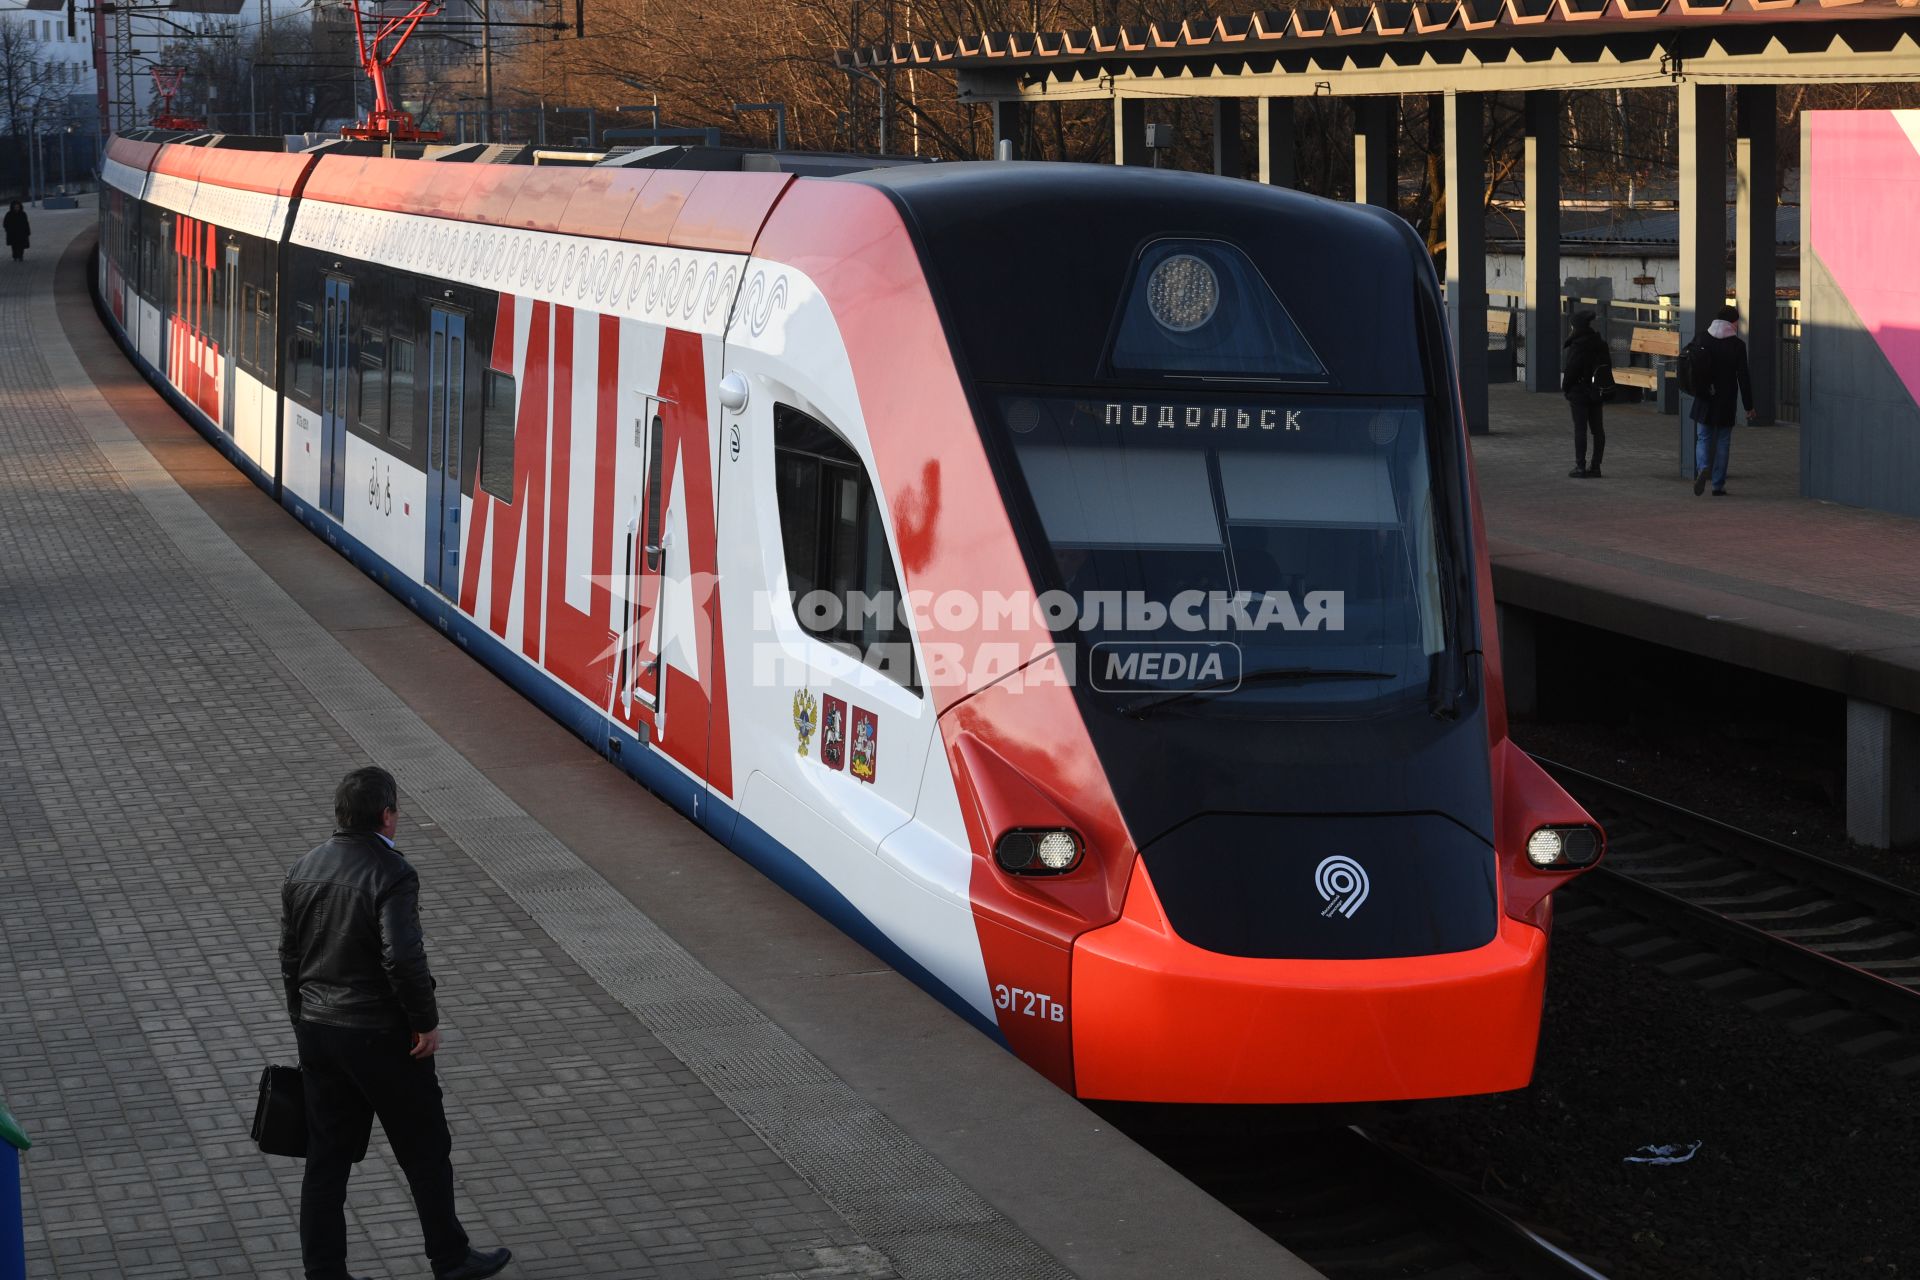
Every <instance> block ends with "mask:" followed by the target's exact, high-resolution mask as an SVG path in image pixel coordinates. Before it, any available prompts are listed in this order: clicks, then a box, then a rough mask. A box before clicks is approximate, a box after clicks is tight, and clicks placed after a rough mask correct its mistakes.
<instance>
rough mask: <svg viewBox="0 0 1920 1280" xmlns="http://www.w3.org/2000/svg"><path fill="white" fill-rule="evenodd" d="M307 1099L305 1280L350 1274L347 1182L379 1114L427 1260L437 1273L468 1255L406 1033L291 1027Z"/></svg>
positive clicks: (449, 1169)
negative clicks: (414, 1213)
mask: <svg viewBox="0 0 1920 1280" xmlns="http://www.w3.org/2000/svg"><path fill="white" fill-rule="evenodd" d="M294 1032H295V1034H296V1036H297V1037H298V1038H299V1041H300V1068H301V1074H302V1075H303V1076H304V1077H305V1084H306V1093H307V1172H306V1178H305V1179H304V1180H303V1181H302V1182H301V1184H300V1252H301V1256H302V1258H303V1260H304V1261H305V1263H306V1269H307V1276H308V1277H309V1280H340V1277H342V1276H345V1275H346V1274H347V1221H346V1203H347V1179H348V1177H350V1176H351V1175H352V1173H353V1160H354V1157H355V1156H357V1155H359V1154H360V1152H361V1150H362V1149H364V1147H365V1145H366V1140H367V1135H368V1133H369V1132H370V1131H371V1126H372V1124H373V1117H374V1116H376V1115H378V1116H379V1117H380V1127H381V1128H383V1129H385V1130H386V1133H387V1142H388V1143H389V1144H391V1145H392V1147H393V1155H394V1158H395V1159H396V1160H398V1161H399V1162H400V1167H401V1169H402V1170H404V1171H405V1172H406V1175H407V1185H408V1187H410V1188H411V1189H412V1191H413V1206H414V1209H415V1210H416V1211H417V1212H418V1213H419V1214H420V1234H421V1235H422V1236H423V1237H424V1238H425V1241H426V1252H427V1259H428V1261H430V1262H431V1263H432V1264H433V1266H434V1267H435V1268H436V1269H439V1268H444V1267H452V1266H457V1265H458V1264H459V1263H460V1262H462V1261H464V1260H465V1258H466V1256H467V1233H466V1232H465V1231H464V1230H462V1229H461V1226H460V1218H459V1216H458V1215H457V1214H456V1213H455V1212H454V1207H453V1158H452V1157H453V1135H452V1134H451V1133H450V1132H448V1130H447V1114H446V1110H445V1108H444V1107H442V1105H441V1101H440V1080H439V1077H438V1075H437V1074H436V1073H435V1072H434V1069H433V1059H432V1058H414V1057H412V1056H410V1055H409V1054H408V1051H407V1050H408V1046H409V1045H410V1044H411V1043H412V1039H413V1037H412V1036H410V1035H409V1034H408V1033H407V1032H405V1031H363V1030H358V1029H355V1028H350V1027H329V1026H323V1025H321V1024H319V1023H314V1022H300V1023H296V1024H294Z"/></svg>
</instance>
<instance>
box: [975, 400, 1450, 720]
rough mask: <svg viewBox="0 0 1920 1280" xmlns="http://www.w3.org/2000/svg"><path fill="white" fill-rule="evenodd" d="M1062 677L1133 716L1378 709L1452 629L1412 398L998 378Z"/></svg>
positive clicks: (1434, 675)
mask: <svg viewBox="0 0 1920 1280" xmlns="http://www.w3.org/2000/svg"><path fill="white" fill-rule="evenodd" d="M1000 416H1001V421H1002V423H1003V425H1004V427H1005V429H1006V439H1007V440H1008V441H1009V442H1010V444H1011V446H1012V454H1013V457H1014V458H1015V460H1016V462H1017V465H1018V470H1019V474H1020V479H1021V480H1022V481H1023V483H1024V485H1025V488H1026V497H1027V499H1028V500H1029V502H1030V504H1031V510H1032V514H1033V517H1034V519H1035V520H1036V521H1037V531H1038V532H1039V533H1040V535H1041V536H1042V538H1043V539H1044V542H1045V546H1046V551H1047V553H1048V556H1049V558H1050V560H1051V563H1050V564H1049V565H1045V566H1042V570H1043V571H1042V574H1041V576H1042V577H1043V578H1050V579H1051V580H1050V581H1048V582H1047V584H1046V586H1047V588H1049V589H1050V590H1051V591H1052V592H1053V593H1054V595H1053V596H1052V597H1051V600H1050V602H1049V607H1048V608H1047V609H1046V610H1045V614H1046V617H1047V620H1048V622H1049V625H1051V626H1052V627H1053V628H1054V630H1055V631H1056V633H1057V638H1058V639H1059V640H1061V641H1062V642H1065V644H1064V645H1063V647H1066V648H1071V649H1072V650H1073V651H1074V654H1075V667H1076V672H1075V679H1076V681H1077V682H1079V683H1081V684H1089V685H1091V686H1092V688H1093V689H1095V690H1097V691H1099V692H1101V693H1103V694H1110V695H1111V696H1112V698H1113V699H1114V700H1115V705H1116V706H1117V707H1118V709H1119V710H1121V711H1122V712H1123V713H1126V714H1132V715H1139V716H1142V717H1145V716H1147V715H1153V714H1161V713H1178V714H1186V715H1228V716H1233V715H1249V714H1251V715H1271V714H1275V713H1279V714H1283V715H1287V716H1294V715H1309V716H1332V717H1345V716H1353V715H1374V714H1382V713H1387V712H1391V711H1394V710H1397V709H1400V708H1402V707H1411V706H1413V705H1417V704H1420V703H1422V702H1423V701H1426V700H1428V699H1430V698H1431V697H1432V695H1433V691H1434V687H1435V682H1437V681H1441V680H1443V679H1445V678H1447V677H1446V676H1445V674H1444V673H1445V672H1447V671H1449V670H1450V669H1451V668H1450V665H1449V664H1448V663H1447V662H1446V658H1447V655H1448V646H1449V644H1450V643H1451V639H1450V631H1451V627H1450V622H1449V617H1448V612H1449V610H1448V607H1447V596H1446V591H1445V587H1444V585H1443V584H1444V583H1445V581H1446V580H1447V570H1446V561H1445V557H1446V556H1447V554H1448V553H1447V548H1446V547H1445V545H1444V544H1443V542H1442V541H1441V535H1440V533H1439V531H1438V529H1437V521H1436V516H1435V502H1434V492H1433V483H1434V477H1433V475H1432V472H1431V468H1430V467H1429V464H1428V456H1427V445H1426V430H1425V406H1424V404H1423V403H1422V402H1421V401H1419V400H1414V399H1401V400H1373V401H1365V402H1361V401H1352V400H1346V399H1334V398H1332V397H1302V398H1300V399H1298V400H1294V401H1291V402H1288V401H1276V400H1271V399H1265V398H1263V399H1261V400H1259V401H1254V402H1249V401H1244V400H1243V401H1238V402H1232V401H1227V400H1219V399H1212V398H1207V399H1199V398H1195V399H1191V400H1172V399H1162V398H1142V399H1130V398H1126V397H1123V396H1115V397H1097V398H1087V399H1064V398H1050V397H1034V396H1007V397H1005V398H1003V399H1002V400H1001V402H1000Z"/></svg>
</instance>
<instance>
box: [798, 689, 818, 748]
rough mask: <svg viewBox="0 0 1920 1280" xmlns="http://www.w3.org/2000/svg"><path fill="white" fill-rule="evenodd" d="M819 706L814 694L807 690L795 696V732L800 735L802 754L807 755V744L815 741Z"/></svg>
mask: <svg viewBox="0 0 1920 1280" xmlns="http://www.w3.org/2000/svg"><path fill="white" fill-rule="evenodd" d="M818 708H819V704H818V703H817V702H816V701H815V700H814V697H813V694H812V693H811V692H810V691H809V690H806V689H802V690H801V691H800V692H798V693H796V694H794V695H793V730H794V732H795V733H797V734H799V735H800V754H801V755H803V756H804V755H805V754H807V744H808V743H809V742H811V741H813V726H814V725H815V724H816V723H817V720H816V718H815V715H816V712H817V710H818Z"/></svg>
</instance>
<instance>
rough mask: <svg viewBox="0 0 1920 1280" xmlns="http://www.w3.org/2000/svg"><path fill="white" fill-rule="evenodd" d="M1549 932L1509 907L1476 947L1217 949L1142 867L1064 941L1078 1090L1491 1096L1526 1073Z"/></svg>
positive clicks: (1232, 1095) (1121, 1095)
mask: <svg viewBox="0 0 1920 1280" xmlns="http://www.w3.org/2000/svg"><path fill="white" fill-rule="evenodd" d="M1546 955H1547V937H1546V934H1545V933H1543V932H1542V931H1541V930H1540V929H1537V928H1535V927H1533V926H1532V925H1529V924H1524V923H1522V922H1520V921H1518V920H1515V919H1513V918H1511V917H1510V916H1506V915H1504V914H1503V915H1502V916H1501V917H1500V921H1499V927H1498V931H1497V933H1496V935H1495V937H1494V939H1493V940H1492V941H1491V942H1489V943H1487V944H1486V945H1484V946H1481V947H1478V948H1475V949H1473V950H1470V951H1460V952H1455V953H1452V954H1446V955H1423V956H1409V957H1400V958H1393V959H1378V960H1291V959H1289V960H1269V959H1254V958H1247V957H1241V956H1229V955H1222V954H1220V953H1218V952H1214V951H1207V950H1204V949H1202V948H1200V947H1198V946H1195V945H1194V944H1192V943H1190V942H1187V941H1186V940H1184V939H1182V938H1181V937H1180V936H1179V935H1178V934H1176V932H1175V931H1174V929H1173V927H1172V925H1171V924H1169V922H1168V918H1167V913H1166V911H1165V910H1164V908H1163V907H1162V905H1161V902H1160V897H1159V894H1158V893H1157V892H1156V891H1155V889H1154V885H1153V880H1152V877H1151V876H1150V875H1149V874H1148V871H1147V868H1146V866H1145V865H1144V864H1143V863H1141V864H1136V866H1135V868H1134V874H1133V880H1132V883H1131V885H1130V887H1129V889H1128V892H1127V899H1126V908H1125V910H1124V911H1123V912H1122V914H1121V917H1120V919H1119V920H1117V921H1115V922H1114V923H1112V924H1110V925H1107V926H1105V927H1104V928H1100V929H1095V930H1092V931H1091V932H1088V933H1084V934H1082V935H1081V936H1080V937H1079V939H1078V940H1077V941H1076V942H1075V943H1074V949H1073V1009H1074V1018H1073V1062H1074V1075H1075V1085H1076V1091H1077V1092H1078V1093H1079V1094H1080V1096H1082V1097H1086V1098H1104V1099H1112V1100H1151V1101H1159V1102H1236V1103H1270V1102H1302V1103H1307V1102H1359V1101H1373V1100H1381V1099H1392V1098H1438V1097H1452V1096H1457V1095H1461V1094H1473V1093H1493V1092H1498V1091H1501V1090H1505V1089H1518V1088H1521V1087H1522V1086H1524V1085H1525V1084H1526V1083H1527V1081H1528V1080H1529V1078H1530V1077H1531V1076H1532V1074H1533V1056H1534V1046H1535V1043H1536V1041H1537V1040H1538V1037H1539V1030H1540V1007H1541V996H1542V993H1543V991H1544V989H1545V984H1546Z"/></svg>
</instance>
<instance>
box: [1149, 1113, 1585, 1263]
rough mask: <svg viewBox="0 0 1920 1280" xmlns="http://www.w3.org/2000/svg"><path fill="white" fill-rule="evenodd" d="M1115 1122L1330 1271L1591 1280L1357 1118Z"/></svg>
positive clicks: (1541, 1241)
mask: <svg viewBox="0 0 1920 1280" xmlns="http://www.w3.org/2000/svg"><path fill="white" fill-rule="evenodd" d="M1115 1119H1116V1122H1117V1123H1118V1124H1119V1125H1120V1127H1122V1128H1123V1129H1127V1130H1128V1131H1129V1132H1130V1133H1131V1135H1132V1136H1133V1137H1134V1138H1135V1139H1136V1140H1138V1141H1140V1142H1141V1143H1143V1144H1144V1145H1146V1146H1148V1147H1149V1148H1150V1149H1152V1150H1153V1151H1154V1153H1155V1154H1157V1155H1158V1156H1160V1158H1161V1159H1163V1160H1165V1161H1167V1162H1168V1163H1169V1164H1171V1165H1172V1166H1173V1167H1174V1168H1176V1169H1178V1170H1179V1171H1180V1172H1181V1173H1182V1174H1184V1175H1185V1176H1186V1177H1188V1178H1190V1179H1191V1180H1192V1181H1193V1182H1194V1183H1195V1184H1196V1185H1198V1186H1199V1187H1200V1188H1201V1189H1202V1190H1204V1191H1206V1192H1207V1194H1208V1195H1211V1196H1213V1197H1214V1198H1215V1199H1217V1200H1219V1201H1220V1202H1221V1203H1223V1204H1225V1205H1226V1206H1227V1207H1228V1208H1230V1209H1232V1210H1233V1211H1234V1212H1236V1213H1238V1214H1240V1216H1242V1217H1243V1218H1246V1219H1247V1220H1248V1221H1249V1222H1251V1223H1252V1224H1253V1225H1254V1226H1256V1227H1258V1228H1259V1229H1260V1230H1262V1231H1264V1232H1266V1233H1267V1234H1268V1235H1270V1236H1272V1237H1273V1238H1274V1239H1275V1240H1277V1241H1279V1242H1280V1243H1281V1244H1283V1245H1285V1246H1286V1247H1287V1248H1288V1249H1289V1250H1291V1251H1292V1252H1293V1253H1295V1254H1297V1255H1298V1256H1299V1257H1300V1258H1301V1259H1302V1260H1303V1261H1305V1262H1306V1263H1308V1264H1309V1265H1310V1266H1312V1267H1314V1268H1315V1269H1316V1270H1318V1271H1320V1272H1321V1273H1322V1274H1324V1275H1326V1276H1328V1277H1331V1278H1332V1280H1386V1278H1387V1277H1426V1278H1428V1280H1601V1273H1600V1272H1598V1271H1595V1270H1593V1269H1592V1268H1590V1267H1588V1266H1587V1265H1586V1264H1584V1263H1582V1262H1580V1261H1579V1260H1578V1259H1576V1258H1574V1257H1573V1256H1572V1255H1570V1254H1568V1253H1567V1252H1565V1251H1563V1250H1562V1249H1560V1248H1558V1247H1557V1246H1555V1245H1553V1244H1552V1243H1550V1242H1548V1241H1546V1240H1544V1239H1542V1238H1541V1237H1540V1236H1539V1235H1537V1234H1535V1233H1534V1232H1533V1231H1532V1230H1530V1229H1529V1228H1528V1227H1526V1226H1524V1225H1523V1224H1521V1223H1520V1222H1518V1221H1516V1220H1515V1219H1513V1218H1511V1217H1509V1216H1508V1215H1507V1214H1506V1213H1504V1212H1503V1211H1502V1210H1501V1209H1500V1208H1499V1207H1497V1206H1496V1205H1494V1204H1492V1203H1490V1202H1489V1201H1487V1200H1485V1199H1482V1198H1481V1197H1480V1196H1478V1195H1476V1194H1474V1193H1473V1192H1472V1191H1470V1190H1467V1189H1466V1188H1464V1187H1462V1186H1459V1185H1458V1184H1456V1183H1455V1182H1453V1181H1451V1180H1449V1179H1448V1178H1446V1177H1444V1176H1442V1175H1440V1174H1438V1173H1436V1172H1434V1171H1433V1170H1430V1169H1428V1168H1427V1167H1425V1166H1424V1165H1422V1164H1420V1163H1419V1162H1418V1161H1416V1160H1414V1159H1412V1158H1411V1157H1409V1156H1406V1155H1403V1154H1402V1153H1400V1152H1399V1151H1398V1150H1396V1149H1394V1148H1392V1147H1390V1146H1386V1145H1384V1144H1382V1143H1380V1142H1378V1141H1376V1140H1375V1139H1373V1138H1372V1137H1370V1136H1368V1134H1367V1133H1366V1132H1365V1131H1364V1130H1363V1129H1361V1128H1359V1127H1347V1128H1331V1129H1318V1130H1311V1131H1305V1132H1287V1133H1283V1134H1261V1135H1258V1136H1256V1135H1254V1134H1249V1133H1241V1134H1238V1135H1231V1136H1229V1135H1223V1134H1221V1133H1219V1132H1195V1131H1193V1130H1191V1129H1185V1128H1182V1127H1179V1126H1178V1125H1177V1123H1173V1122H1169V1123H1165V1124H1154V1125H1149V1126H1141V1125H1138V1124H1134V1125H1130V1124H1129V1123H1128V1121H1127V1120H1126V1119H1125V1118H1122V1117H1118V1116H1116V1117H1115Z"/></svg>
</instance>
